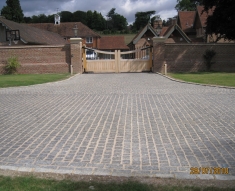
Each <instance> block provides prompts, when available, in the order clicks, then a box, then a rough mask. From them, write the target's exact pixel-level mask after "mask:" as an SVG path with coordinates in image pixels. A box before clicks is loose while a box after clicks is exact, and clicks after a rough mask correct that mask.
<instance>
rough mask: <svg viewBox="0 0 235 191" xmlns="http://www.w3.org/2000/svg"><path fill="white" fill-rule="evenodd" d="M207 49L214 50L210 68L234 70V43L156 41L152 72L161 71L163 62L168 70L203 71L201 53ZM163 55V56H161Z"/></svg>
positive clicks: (204, 68) (225, 70)
mask: <svg viewBox="0 0 235 191" xmlns="http://www.w3.org/2000/svg"><path fill="white" fill-rule="evenodd" d="M159 46H160V47H161V48H160V49H161V51H160V52H159ZM207 49H213V50H215V52H216V55H215V57H214V59H213V61H215V64H213V65H212V67H211V70H213V71H220V72H235V44H164V45H163V44H160V45H159V44H157V43H154V53H153V54H154V72H163V71H164V64H167V70H168V72H197V71H205V70H206V65H205V64H204V59H203V54H204V53H205V51H206V50H207ZM163 55H164V58H162V57H163ZM163 60H164V61H163Z"/></svg>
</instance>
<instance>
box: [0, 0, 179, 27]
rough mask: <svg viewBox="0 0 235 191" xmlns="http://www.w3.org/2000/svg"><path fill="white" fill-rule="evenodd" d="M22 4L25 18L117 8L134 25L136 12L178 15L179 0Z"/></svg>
mask: <svg viewBox="0 0 235 191" xmlns="http://www.w3.org/2000/svg"><path fill="white" fill-rule="evenodd" d="M20 3H21V8H22V9H23V12H24V14H25V16H32V15H39V14H46V15H51V14H54V13H56V12H57V8H59V10H60V11H70V12H75V11H77V10H81V11H88V10H92V11H94V10H96V11H97V12H101V13H102V15H103V16H106V15H107V13H108V12H109V11H110V10H111V9H112V8H116V13H118V14H120V15H123V16H124V17H126V18H127V21H128V22H129V23H133V22H134V20H135V13H136V12H145V11H152V10H155V11H156V14H158V15H160V16H161V18H162V19H167V18H169V17H173V16H175V15H176V14H177V12H176V11H175V8H174V7H175V5H176V3H177V0H20ZM5 5H6V3H5V2H4V1H3V0H2V1H0V9H1V8H2V7H3V6H5Z"/></svg>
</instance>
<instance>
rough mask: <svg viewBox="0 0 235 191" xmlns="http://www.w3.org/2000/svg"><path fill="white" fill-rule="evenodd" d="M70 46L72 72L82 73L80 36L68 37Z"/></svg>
mask: <svg viewBox="0 0 235 191" xmlns="http://www.w3.org/2000/svg"><path fill="white" fill-rule="evenodd" d="M70 48H71V65H72V67H73V72H74V73H75V74H76V73H80V74H81V73H82V72H83V66H82V39H81V38H71V39H70Z"/></svg>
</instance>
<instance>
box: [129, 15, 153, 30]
mask: <svg viewBox="0 0 235 191" xmlns="http://www.w3.org/2000/svg"><path fill="white" fill-rule="evenodd" d="M155 13H156V11H147V12H137V13H136V14H135V22H134V23H133V27H134V28H135V29H136V30H140V29H141V28H143V27H144V26H145V25H146V24H148V22H149V21H150V17H151V15H154V14H155Z"/></svg>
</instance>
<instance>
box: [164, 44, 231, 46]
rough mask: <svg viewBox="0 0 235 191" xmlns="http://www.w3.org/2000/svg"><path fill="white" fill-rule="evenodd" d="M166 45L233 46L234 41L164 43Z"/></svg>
mask: <svg viewBox="0 0 235 191" xmlns="http://www.w3.org/2000/svg"><path fill="white" fill-rule="evenodd" d="M165 45H166V46H202V45H203V46H228V45H229V46H235V43H234V44H232V43H217V44H216V43H213V44H208V43H201V44H198V43H197V44H193V43H190V44H189V43H187V44H182V43H165Z"/></svg>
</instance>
